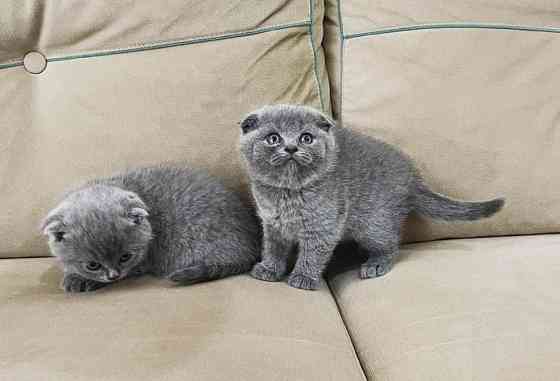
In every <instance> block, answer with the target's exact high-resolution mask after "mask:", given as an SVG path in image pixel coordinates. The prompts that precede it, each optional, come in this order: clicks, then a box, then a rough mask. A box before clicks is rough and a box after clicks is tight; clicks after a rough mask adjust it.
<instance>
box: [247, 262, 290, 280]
mask: <svg viewBox="0 0 560 381" xmlns="http://www.w3.org/2000/svg"><path fill="white" fill-rule="evenodd" d="M282 275H283V274H279V273H278V272H276V271H273V270H271V269H269V268H268V267H266V266H265V265H263V264H262V262H260V263H257V264H256V265H255V266H253V270H251V276H252V277H253V278H257V279H260V280H264V281H266V282H278V281H279V280H280V279H282Z"/></svg>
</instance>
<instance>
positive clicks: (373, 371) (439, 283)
mask: <svg viewBox="0 0 560 381" xmlns="http://www.w3.org/2000/svg"><path fill="white" fill-rule="evenodd" d="M559 253H560V235H542V236H525V237H509V238H479V239H461V240H448V241H438V242H430V243H419V244H411V245H407V246H405V247H404V249H403V252H402V255H401V257H400V260H399V261H398V262H397V264H396V265H395V267H394V269H393V270H392V271H391V272H390V273H389V274H387V275H385V276H383V277H381V278H377V279H371V280H366V281H362V280H359V279H358V275H357V273H358V270H357V269H352V270H351V271H346V272H343V273H341V274H338V275H336V276H333V277H332V278H331V279H330V284H331V287H332V289H333V293H334V295H335V298H336V299H337V302H338V304H339V305H340V309H341V313H342V316H343V318H344V321H345V323H346V325H347V327H348V330H349V333H350V336H351V337H352V339H353V342H354V345H355V347H356V350H357V353H358V356H359V358H360V360H361V362H362V365H363V367H364V369H365V372H366V374H367V376H368V379H375V380H387V381H390V380H398V381H406V380H432V381H439V380H442V381H443V380H455V381H461V380H543V381H545V380H550V381H553V380H557V379H558V372H559V371H560V362H559V357H558V353H559V344H558V343H559V342H560V326H559V325H558V321H560V307H559V306H560V294H559V293H558V279H560V255H558V254H559Z"/></svg>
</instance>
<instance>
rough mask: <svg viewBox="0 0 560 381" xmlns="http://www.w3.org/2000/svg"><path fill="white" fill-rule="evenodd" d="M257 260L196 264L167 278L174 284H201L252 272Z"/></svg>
mask: <svg viewBox="0 0 560 381" xmlns="http://www.w3.org/2000/svg"><path fill="white" fill-rule="evenodd" d="M254 264H255V260H254V259H253V258H247V259H246V260H239V262H236V263H219V264H210V265H209V264H206V263H202V262H200V263H195V264H193V265H191V266H189V267H185V268H183V269H180V270H176V271H174V272H172V273H171V274H169V275H168V276H167V278H168V279H169V280H171V281H172V282H176V283H179V284H182V285H188V284H193V283H199V282H206V281H210V280H215V279H220V278H225V277H227V276H230V275H236V274H242V273H245V272H248V271H249V270H251V268H252V267H253V265H254Z"/></svg>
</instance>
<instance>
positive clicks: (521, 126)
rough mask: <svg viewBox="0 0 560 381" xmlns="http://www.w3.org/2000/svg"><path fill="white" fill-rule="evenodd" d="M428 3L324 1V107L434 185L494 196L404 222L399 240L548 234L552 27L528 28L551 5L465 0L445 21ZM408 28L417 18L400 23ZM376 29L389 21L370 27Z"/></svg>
mask: <svg viewBox="0 0 560 381" xmlns="http://www.w3.org/2000/svg"><path fill="white" fill-rule="evenodd" d="M381 3H383V2H381ZM367 4H369V6H368V5H367ZM438 4H440V3H439V2H435V1H428V2H423V3H422V4H420V3H415V6H413V5H412V3H411V2H406V1H397V2H391V4H389V3H387V4H385V5H384V6H383V5H382V4H379V2H376V3H375V4H372V3H371V2H365V1H346V2H341V3H340V9H339V8H338V3H337V2H334V1H331V2H329V3H328V5H327V8H326V9H327V11H328V12H327V15H326V19H327V20H332V23H339V24H340V23H341V21H342V24H341V25H342V34H343V35H344V39H343V42H341V38H340V29H339V30H338V33H339V34H338V35H337V30H336V28H326V29H325V31H326V33H327V35H326V43H325V47H326V50H327V53H326V56H327V57H328V58H329V60H328V65H329V70H330V72H329V74H330V77H331V88H332V93H331V95H332V98H333V99H337V100H335V101H333V105H334V108H335V115H339V116H340V118H339V119H341V120H342V125H343V126H344V127H346V128H353V129H356V130H359V131H361V132H364V133H366V134H368V135H371V136H374V137H377V138H380V139H382V140H385V141H388V142H389V143H392V144H395V145H397V146H398V147H400V148H401V149H402V150H403V151H405V152H406V153H407V154H409V155H410V156H411V157H412V158H413V159H414V160H415V161H416V163H417V165H418V167H419V168H420V171H421V173H422V175H423V176H424V177H425V178H426V180H427V183H428V184H429V185H430V187H431V188H432V189H434V190H435V191H438V192H441V193H444V194H446V195H449V196H451V197H454V198H458V199H464V200H485V199H490V198H493V197H496V196H503V197H505V198H506V207H505V209H504V210H503V211H502V212H500V213H499V214H498V215H496V216H495V217H493V218H491V219H488V220H485V221H477V222H475V223H446V224H443V223H438V222H434V221H429V220H428V219H424V218H417V217H415V218H412V219H411V220H410V222H409V223H408V224H407V226H406V229H405V230H406V235H405V241H407V242H412V241H426V240H432V239H440V238H454V237H476V236H495V235H512V234H537V233H552V232H559V231H560V203H558V202H557V200H558V189H560V176H558V175H557V174H556V172H557V170H556V166H557V163H558V162H559V161H560V134H559V133H558V131H559V129H558V122H559V119H558V115H559V114H558V104H560V102H559V100H560V99H559V98H558V92H557V90H556V89H557V88H558V87H559V86H560V71H559V70H558V65H556V64H555V62H556V61H557V60H558V57H557V56H558V50H559V48H560V33H556V32H555V31H554V30H547V31H537V30H529V29H530V28H538V27H550V26H554V25H555V24H554V23H553V21H554V20H556V21H557V22H556V25H557V26H558V25H560V17H558V12H556V13H555V12H549V10H550V8H551V6H552V4H550V3H545V2H531V3H529V2H520V4H519V5H518V7H517V6H506V4H505V3H504V2H500V1H493V2H484V3H483V2H476V1H469V2H464V4H463V5H462V6H458V8H457V16H456V17H452V16H450V15H449V14H448V13H451V12H455V11H452V9H453V8H452V7H450V6H447V5H446V6H445V8H443V9H442V7H440V6H438ZM407 5H408V6H407ZM339 10H340V12H341V13H340V18H339V17H338V16H339V14H338V13H337V12H338V11H339ZM445 10H448V12H446V11H445ZM461 10H462V12H461ZM410 13H414V14H415V18H413V19H411V18H410V17H405V16H403V15H404V14H410ZM555 14H556V15H557V16H556V18H554V17H553V16H554V15H555ZM459 15H460V17H459ZM390 16H391V17H393V18H394V19H392V18H391V17H390ZM397 19H398V20H401V21H398V22H397V21H396V20H397ZM390 20H393V21H390ZM466 21H469V23H468V25H466V24H465V23H464V22H466ZM490 21H492V22H499V23H502V24H504V25H508V26H509V27H511V29H500V27H499V25H490V24H484V23H486V22H490ZM430 23H433V24H430ZM326 25H329V24H328V23H327V24H326ZM415 25H421V26H422V25H424V26H423V27H422V28H421V29H418V30H407V29H406V28H407V27H413V26H415ZM516 25H521V26H520V29H522V28H523V27H527V28H529V29H527V30H519V29H516V28H517V27H516ZM386 27H395V29H393V30H389V31H388V32H387V33H385V32H384V33H381V34H376V33H377V31H379V30H383V29H384V28H386ZM398 28H401V29H398ZM559 31H560V30H559ZM356 33H371V34H366V35H363V36H360V37H357V36H356V35H355V34H356ZM341 43H342V44H343V47H342V56H340V54H339V55H338V56H337V52H339V51H340V50H341ZM337 59H338V60H341V62H336V63H333V60H337ZM341 69H342V70H341Z"/></svg>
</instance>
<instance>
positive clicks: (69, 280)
mask: <svg viewBox="0 0 560 381" xmlns="http://www.w3.org/2000/svg"><path fill="white" fill-rule="evenodd" d="M106 285H107V283H102V282H97V281H94V280H91V279H86V278H83V277H81V276H80V275H78V274H75V273H65V274H64V278H63V279H62V283H61V285H60V286H61V288H62V289H63V290H64V291H66V292H88V291H95V290H97V289H98V288H101V287H104V286H106Z"/></svg>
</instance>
